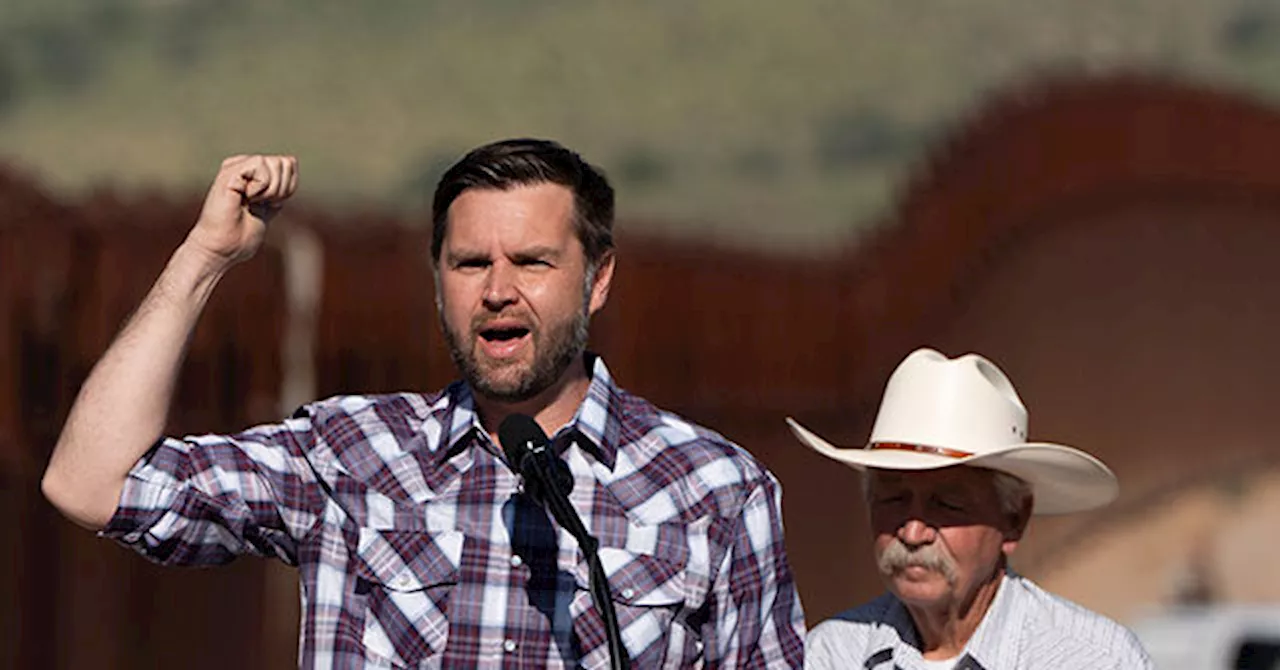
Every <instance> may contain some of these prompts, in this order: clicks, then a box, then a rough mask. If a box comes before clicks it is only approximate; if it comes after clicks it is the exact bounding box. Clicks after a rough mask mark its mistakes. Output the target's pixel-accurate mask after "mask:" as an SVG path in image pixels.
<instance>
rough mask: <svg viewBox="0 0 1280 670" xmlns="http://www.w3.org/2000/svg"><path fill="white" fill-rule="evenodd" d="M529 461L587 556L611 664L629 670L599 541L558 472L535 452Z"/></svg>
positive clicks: (549, 500)
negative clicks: (561, 485) (567, 492)
mask: <svg viewBox="0 0 1280 670" xmlns="http://www.w3.org/2000/svg"><path fill="white" fill-rule="evenodd" d="M529 461H532V462H533V464H534V466H533V467H534V468H535V469H536V470H537V473H538V478H539V479H540V480H541V481H540V482H539V484H541V485H542V489H543V491H544V492H545V493H546V495H543V496H542V498H543V500H544V501H545V502H546V505H547V508H548V509H549V510H550V511H551V516H552V517H554V518H555V520H556V521H557V522H558V523H559V524H560V525H561V526H562V527H563V528H564V529H565V530H567V531H569V534H570V535H572V536H573V537H574V538H575V539H576V540H577V541H578V546H579V547H580V548H581V549H582V555H583V556H584V557H586V559H587V568H588V570H589V572H590V575H591V577H590V581H591V600H592V601H593V602H595V605H596V609H598V610H600V617H601V618H602V619H604V631H605V637H606V638H607V639H608V643H609V659H610V664H609V667H610V668H612V669H613V670H630V668H631V658H630V656H628V655H627V650H626V647H623V646H622V631H621V630H620V629H619V628H618V614H617V611H615V610H614V608H613V597H612V594H611V593H610V592H609V580H608V578H606V576H605V574H604V565H603V564H601V563H600V555H599V553H598V552H597V550H598V549H599V547H600V541H599V540H597V539H596V538H595V537H594V536H592V535H591V533H590V532H588V531H587V527H586V526H585V525H583V523H582V518H581V517H579V516H578V511H577V510H575V509H574V508H573V505H571V504H569V496H568V495H567V494H566V493H565V492H564V490H563V489H562V488H561V487H560V483H559V481H557V479H556V477H555V473H552V472H550V471H549V470H550V469H549V468H548V467H547V463H546V461H545V460H543V459H541V458H536V457H533V456H532V454H530V455H528V456H526V457H525V462H529Z"/></svg>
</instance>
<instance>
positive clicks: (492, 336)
mask: <svg viewBox="0 0 1280 670" xmlns="http://www.w3.org/2000/svg"><path fill="white" fill-rule="evenodd" d="M528 334H529V329H528V328H522V327H520V326H513V327H509V328H485V329H484V330H482V331H480V337H481V338H482V339H484V341H486V342H493V343H495V344H500V343H503V342H512V341H514V340H519V339H520V338H522V337H524V336H525V335H528Z"/></svg>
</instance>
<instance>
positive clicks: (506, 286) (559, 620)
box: [44, 140, 804, 668]
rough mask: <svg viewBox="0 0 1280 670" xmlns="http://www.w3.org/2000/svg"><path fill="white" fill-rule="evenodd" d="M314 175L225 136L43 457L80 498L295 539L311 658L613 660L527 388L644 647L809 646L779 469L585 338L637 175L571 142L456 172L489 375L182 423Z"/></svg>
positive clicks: (450, 279)
mask: <svg viewBox="0 0 1280 670" xmlns="http://www.w3.org/2000/svg"><path fill="white" fill-rule="evenodd" d="M297 174H298V173H297V162H296V160H295V159H294V158H292V157H288V156H237V157H233V158H229V159H227V160H226V161H224V162H223V165H222V169H221V170H220V171H219V173H218V175H217V177H216V178H215V180H214V183H213V185H212V187H211V188H210V190H209V194H208V196H207V198H206V200H205V204H204V208H203V210H202V212H201V214H200V217H199V219H198V220H197V222H196V224H195V226H194V227H193V229H192V230H191V232H190V234H189V235H188V237H187V239H186V240H185V241H184V243H183V244H182V245H181V246H180V247H179V248H178V249H177V250H176V251H175V253H174V255H173V257H172V259H171V260H170V262H169V264H168V266H167V267H166V268H165V270H164V272H163V273H162V274H161V276H160V278H159V279H158V280H157V282H156V284H155V286H154V287H153V288H152V290H151V292H150V293H149V294H148V295H147V297H146V299H145V300H144V301H143V303H142V306H141V307H140V308H139V309H138V311H137V313H136V314H135V315H134V317H133V318H132V319H131V320H130V322H129V323H128V324H127V325H126V327H125V329H124V330H123V331H122V332H121V334H120V336H119V337H118V338H117V339H116V341H115V342H114V343H113V344H112V345H111V347H110V348H109V349H108V351H107V352H106V354H104V356H103V358H102V360H101V361H100V362H99V363H98V365H97V366H96V367H95V369H94V371H93V372H92V374H91V375H90V377H89V379H88V380H87V381H86V382H85V385H84V388H83V389H82V390H81V392H80V396H79V398H78V399H77V401H76V404H75V406H74V407H73V409H72V411H71V414H70V416H69V418H68V420H67V424H66V426H65V427H64V429H63V433H62V435H61V437H60V439H59V441H58V445H57V447H56V449H55V451H54V454H53V458H52V460H51V462H50V465H49V469H48V471H47V473H46V475H45V478H44V490H45V493H46V495H47V496H48V497H49V499H50V500H51V501H52V502H53V503H54V504H55V505H56V506H57V507H58V508H59V509H60V510H61V511H62V512H63V513H65V514H66V515H67V516H68V517H70V518H71V519H73V520H74V521H76V522H77V523H80V524H81V525H84V526H86V527H89V528H92V529H95V530H99V531H100V533H101V534H102V535H103V536H106V537H111V538H113V539H116V540H118V541H120V542H122V543H125V544H127V545H129V546H131V547H133V548H134V549H136V550H137V551H139V552H141V553H142V554H144V555H145V556H147V557H149V558H151V559H153V560H156V561H159V562H163V563H167V564H175V565H207V564H213V563H222V562H225V561H228V560H230V559H232V558H233V557H235V556H236V555H238V554H241V553H252V554H258V555H265V556H275V557H278V558H280V559H281V560H283V561H285V562H287V563H290V564H292V565H296V566H297V567H298V569H299V572H300V576H301V595H302V611H303V620H302V640H301V645H300V658H299V664H300V665H301V666H302V667H309V668H310V667H315V668H355V667H360V668H366V667H379V668H383V667H385V668H394V667H457V668H461V667H466V668H471V667H511V668H516V667H530V668H543V667H553V668H555V667H605V666H607V665H608V663H609V651H608V645H607V642H606V633H605V628H604V624H603V622H602V618H601V615H600V612H599V611H598V610H597V609H596V606H595V604H594V603H593V602H592V599H591V596H590V592H589V574H588V568H587V565H586V562H585V559H584V558H583V555H582V552H581V551H580V550H579V547H578V545H577V542H576V540H574V539H573V537H572V536H571V535H570V534H569V533H568V532H566V531H565V530H564V529H562V528H560V527H559V526H558V525H557V524H555V523H554V522H553V521H552V520H551V518H550V517H549V515H548V514H547V512H546V510H545V509H544V507H543V506H542V505H540V504H539V503H538V502H537V501H535V500H534V499H532V498H531V497H529V496H528V495H526V494H525V492H524V491H523V488H522V482H521V481H520V478H519V477H518V476H517V475H516V474H514V473H513V471H512V468H511V465H510V464H509V463H507V462H506V459H505V457H504V456H503V451H502V448H501V445H500V444H499V443H498V440H497V426H498V425H499V424H500V423H501V422H502V420H503V419H504V418H505V417H507V416H508V415H510V414H513V413H521V414H527V415H529V416H532V417H534V419H535V420H536V421H537V422H538V424H539V425H540V426H541V427H542V429H543V430H544V431H546V432H547V433H548V434H549V435H551V436H552V437H551V442H552V446H553V448H554V451H555V453H556V454H558V456H559V457H560V458H561V459H562V460H563V461H564V462H565V463H566V464H567V465H568V469H569V472H570V474H571V475H572V480H573V487H572V491H571V494H570V501H571V504H572V505H573V507H574V508H575V509H576V511H577V512H578V514H579V515H581V517H582V519H583V522H584V523H585V525H586V526H587V528H588V529H589V531H590V532H591V533H592V534H593V535H594V536H595V537H596V538H597V539H598V540H599V541H600V549H599V556H600V559H601V561H602V563H603V566H604V571H605V573H606V575H607V577H608V582H609V586H610V589H611V590H612V594H613V599H614V605H615V608H616V611H617V618H618V624H619V627H620V628H621V635H622V642H623V644H624V646H625V647H626V651H627V653H628V655H629V656H630V658H631V662H632V666H633V667H636V668H657V667H671V668H675V667H699V666H705V667H726V668H737V667H751V668H756V667H799V666H800V665H801V662H802V658H801V657H802V653H803V647H802V639H803V634H804V623H803V614H802V612H801V607H800V601H799V597H798V595H797V593H796V588H795V582H794V580H793V577H792V574H791V571H790V567H789V566H788V564H787V557H786V553H785V550H784V547H783V534H782V519H781V510H780V488H779V485H778V482H777V481H776V480H775V479H774V477H773V476H772V474H770V473H769V472H768V471H767V470H766V469H765V468H764V467H763V466H761V465H760V464H759V463H757V462H756V461H755V460H754V459H753V458H752V457H751V456H750V455H749V454H748V453H747V452H746V451H744V450H742V449H741V448H739V447H737V446H736V445H734V444H732V443H730V442H729V441H727V440H726V439H724V438H723V437H721V436H719V435H717V434H715V433H713V432H710V431H708V430H705V429H703V428H701V427H699V426H696V425H694V424H692V423H689V422H687V421H685V420H683V419H681V418H680V417H677V416H675V415H672V414H670V413H667V412H664V411H662V410H659V409H657V408H655V407H653V406H652V405H650V404H649V403H647V402H646V401H644V400H642V399H640V398H637V397H635V396H633V395H630V394H628V393H627V392H626V391H624V390H622V389H620V388H618V387H617V386H616V385H615V384H614V382H613V380H612V378H611V377H610V374H609V371H608V369H607V368H606V367H605V365H604V362H603V361H602V360H600V359H599V358H596V357H595V356H593V355H591V354H588V353H586V352H585V345H586V340H587V326H588V322H589V320H590V317H591V315H593V314H594V313H595V312H596V311H597V310H599V309H600V308H601V307H603V306H604V304H605V300H606V298H607V297H608V293H609V287H610V283H611V280H612V277H613V269H614V252H613V237H612V222H613V190H612V188H611V187H610V186H609V184H608V182H607V181H606V180H605V178H604V177H603V175H602V174H600V173H599V172H598V171H597V170H596V169H595V168H593V167H592V166H590V165H589V164H587V163H585V162H584V161H582V159H581V158H580V157H579V156H578V155H577V154H575V153H573V152H571V151H569V150H567V149H565V148H564V147H561V146H560V145H558V144H555V143H553V142H547V141H540V140H510V141H504V142H497V143H494V144H490V145H486V146H483V147H480V148H478V149H476V150H474V151H472V152H471V153H470V154H468V155H467V156H465V157H464V158H463V159H462V160H461V161H459V162H458V164H456V165H454V166H453V167H452V168H451V169H450V170H449V171H448V172H447V173H446V174H445V175H444V177H443V178H442V179H441V182H440V184H439V186H438V187H437V190H436V194H435V200H434V205H433V237H432V249H431V253H432V257H433V259H434V261H435V268H436V288H437V305H438V308H439V313H440V318H441V323H442V326H443V330H444V332H445V334H446V339H447V340H448V344H449V348H450V352H451V353H452V355H453V359H454V361H455V362H456V364H457V366H458V369H459V370H460V372H461V376H462V381H459V382H456V383H454V384H453V385H451V386H449V387H448V388H446V389H444V390H442V391H440V392H437V393H432V394H416V393H399V394H392V395H378V396H343V397H338V398H332V399H329V400H324V401H320V402H316V403H313V404H310V405H307V406H305V407H303V408H301V409H300V410H298V412H297V413H296V414H295V415H294V416H293V417H292V418H291V419H289V420H287V421H284V422H282V423H279V424H274V425H267V426H259V427H256V428H251V429H249V430H246V431H244V432H242V433H239V434H236V435H228V436H223V435H208V436H197V437H188V438H185V439H174V438H164V439H161V438H160V436H161V432H162V428H163V426H164V422H165V415H166V413H167V410H168V405H169V403H170V400H171V398H172V394H173V388H174V381H175V379H176V376H177V373H178V369H179V367H180V366H181V363H182V359H183V352H184V347H185V343H186V341H187V338H188V337H189V335H190V333H191V331H192V329H193V328H194V326H195V323H196V321H197V319H198V317H199V314H200V312H201V310H202V308H203V306H204V304H205V301H206V300H207V298H208V296H209V294H210V293H211V291H212V290H213V287H214V285H215V284H216V283H217V282H218V280H219V278H220V277H221V276H222V275H223V273H225V272H226V271H227V270H229V269H230V268H231V267H232V266H233V265H235V264H236V263H238V262H240V261H243V260H246V259H248V258H249V257H251V256H252V255H253V254H254V252H255V251H256V250H257V249H258V247H259V246H260V245H261V242H262V238H263V234H264V231H265V226H266V223H267V221H268V220H269V219H270V218H271V216H272V215H273V214H274V213H275V212H276V211H278V210H279V208H280V205H281V203H282V202H283V201H284V200H285V199H286V198H288V197H289V196H290V195H292V193H293V192H294V190H295V189H296V187H297V178H298V177H297Z"/></svg>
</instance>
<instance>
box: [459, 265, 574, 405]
mask: <svg viewBox="0 0 1280 670" xmlns="http://www.w3.org/2000/svg"><path fill="white" fill-rule="evenodd" d="M593 276H594V273H593V272H592V273H588V275H587V281H586V282H584V290H583V299H582V309H580V310H579V311H578V312H577V313H576V314H575V315H574V317H573V319H571V320H568V321H562V322H560V323H555V324H551V325H550V326H549V327H548V328H547V329H546V330H540V329H535V328H534V327H533V326H532V324H531V325H530V326H529V337H530V340H531V345H532V346H533V362H532V363H531V364H529V365H528V366H525V364H524V362H523V361H498V362H493V361H484V362H482V361H481V360H480V359H479V357H478V356H477V355H476V350H475V347H474V346H473V344H472V343H474V342H475V341H476V339H477V338H478V337H480V332H481V331H482V330H484V328H485V325H486V324H487V323H488V322H490V321H492V320H493V319H496V318H498V317H499V316H504V317H505V316H512V314H502V313H498V314H482V315H477V316H476V317H475V318H473V319H472V320H471V323H470V324H469V327H468V329H467V331H466V332H458V331H457V330H455V329H454V328H453V326H452V325H451V324H450V323H449V320H448V318H447V317H446V316H445V313H446V312H445V310H444V308H443V305H442V304H441V300H440V295H439V293H438V292H437V294H436V308H437V313H439V314H440V325H441V330H443V331H444V338H445V343H446V344H447V345H448V347H449V356H450V358H452V359H453V363H454V365H455V366H457V368H458V371H459V372H460V373H461V374H462V378H463V379H464V380H466V382H467V384H469V385H470V386H471V390H472V391H473V392H474V393H476V394H478V395H480V396H482V397H484V398H487V399H489V400H494V401H498V402H503V403H518V402H524V401H526V400H529V399H531V398H534V397H535V396H537V395H538V394H539V393H542V392H543V391H545V390H547V389H549V388H551V386H552V385H554V384H555V383H556V382H557V381H558V380H559V379H560V377H561V376H562V375H563V374H564V371H565V370H567V369H568V368H569V366H570V365H573V363H574V362H576V361H577V360H578V359H579V358H581V356H582V354H583V352H584V351H586V348H587V337H588V334H589V326H590V323H591V314H590V311H589V307H588V306H589V304H590V295H591V285H592V283H593V282H592V279H593ZM437 285H438V284H437ZM522 367H523V369H522Z"/></svg>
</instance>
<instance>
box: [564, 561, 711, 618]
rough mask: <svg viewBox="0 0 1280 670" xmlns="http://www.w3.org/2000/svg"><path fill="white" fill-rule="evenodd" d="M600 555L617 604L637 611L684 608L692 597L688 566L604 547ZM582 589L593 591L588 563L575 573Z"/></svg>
mask: <svg viewBox="0 0 1280 670" xmlns="http://www.w3.org/2000/svg"><path fill="white" fill-rule="evenodd" d="M598 554H599V556H600V564H601V566H602V567H603V568H604V573H605V577H606V579H607V580H608V582H609V591H610V592H611V595H612V596H613V601H614V602H617V603H622V604H624V605H631V606H634V607H664V606H665V607H669V606H675V605H682V604H684V602H685V599H686V597H687V596H688V593H687V589H686V586H685V570H684V565H683V564H681V563H676V562H673V561H669V560H667V559H664V558H659V557H657V556H653V555H650V554H642V553H636V552H632V551H627V550H626V549H617V548H614V547H600V549H599V551H598ZM574 579H575V580H576V582H577V585H578V588H581V589H584V590H586V589H590V587H591V571H590V569H589V568H588V566H587V562H586V560H585V559H584V560H582V561H580V562H579V563H578V565H577V566H576V567H575V569H574Z"/></svg>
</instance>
